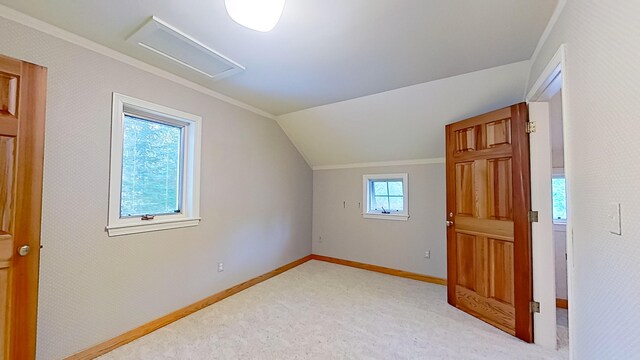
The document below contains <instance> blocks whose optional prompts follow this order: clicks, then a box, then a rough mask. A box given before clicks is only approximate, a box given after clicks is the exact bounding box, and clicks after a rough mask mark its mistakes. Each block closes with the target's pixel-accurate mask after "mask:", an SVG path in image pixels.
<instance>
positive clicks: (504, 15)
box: [0, 0, 557, 126]
mask: <svg viewBox="0 0 640 360" xmlns="http://www.w3.org/2000/svg"><path fill="white" fill-rule="evenodd" d="M556 3H557V0H481V1H479V0H475V1H473V0H348V1H345V0H287V2H286V5H285V9H284V13H283V14H282V18H281V20H280V23H279V24H278V25H277V26H276V28H275V29H274V30H273V31H271V32H268V33H260V32H256V31H253V30H249V29H247V28H244V27H242V26H240V25H238V24H236V23H235V22H234V21H233V20H231V19H230V18H229V16H228V15H227V13H226V10H225V7H224V0H208V1H202V0H179V1H177V0H174V1H168V0H165V1H159V0H135V1H124V0H119V1H117V0H110V1H109V0H82V1H79V0H55V1H52V0H0V4H3V5H6V6H8V7H10V8H13V9H15V10H17V11H20V12H23V13H25V14H27V15H30V16H33V17H35V18H38V19H40V20H43V21H45V22H48V23H50V24H53V25H55V26H58V27H60V28H63V29H65V30H67V31H70V32H72V33H75V34H77V35H80V36H82V37H85V38H88V39H90V40H93V41H95V42H97V43H100V44H102V45H105V46H107V47H110V48H112V49H114V50H117V51H119V52H122V53H124V54H127V55H129V56H132V57H134V58H137V59H139V60H142V61H144V62H147V63H149V64H152V65H154V66H156V67H159V68H162V69H164V70H167V71H169V72H172V73H174V74H176V75H178V76H181V77H183V78H186V79H188V80H191V81H193V82H196V83H198V84H200V85H203V86H206V87H208V88H210V89H212V90H214V91H217V92H220V93H222V94H224V95H227V96H230V97H232V98H234V99H237V100H240V101H243V102H245V103H247V104H249V105H253V106H254V107H257V108H259V109H262V110H265V111H267V112H269V113H271V114H274V115H279V114H284V113H289V112H292V111H298V110H301V109H306V108H311V107H315V106H319V105H324V104H330V103H334V102H337V101H343V100H347V99H353V98H357V97H361V96H365V95H371V94H375V93H380V92H383V91H388V90H392V89H397V88H401V87H405V86H409V85H415V84H419V83H423V82H427V81H432V80H436V79H442V78H446V77H449V76H454V75H459V74H463V73H468V72H471V71H477V70H482V69H487V68H491V67H495V66H499V65H505V64H509V63H513V62H517V61H522V60H528V59H529V58H531V55H532V53H533V51H534V48H535V46H536V44H537V42H538V39H539V38H540V35H541V34H542V32H543V30H544V28H545V25H546V24H547V22H548V20H549V18H550V16H551V13H552V12H553V9H554V6H555V4H556ZM152 15H155V16H158V17H159V18H161V19H162V20H164V21H166V22H168V23H169V24H171V25H173V26H175V27H177V28H178V29H180V30H182V31H183V32H185V33H187V34H189V35H191V36H192V37H194V38H196V39H198V40H199V41H201V42H202V43H204V44H206V45H207V46H209V47H211V48H213V49H216V50H218V51H219V52H221V53H222V54H224V55H226V56H227V57H229V58H231V59H233V60H235V61H237V62H238V63H240V64H242V65H244V66H246V68H247V69H246V71H244V72H243V73H241V74H239V75H235V76H232V77H229V78H226V79H224V80H221V81H218V82H212V81H211V79H209V78H207V77H205V76H203V75H201V74H198V73H195V72H193V71H191V70H189V69H187V68H185V67H183V66H181V65H179V64H176V63H173V62H171V61H170V60H166V59H164V58H162V57H160V56H158V55H156V54H154V53H152V52H150V51H148V50H146V49H143V48H142V47H139V46H137V45H136V44H132V43H128V42H126V38H127V37H128V36H129V35H130V34H131V33H133V32H134V31H135V30H136V29H137V28H138V27H139V26H141V25H142V24H143V23H144V22H145V21H146V20H147V19H148V18H149V17H150V16H152ZM373 126H375V125H373Z"/></svg>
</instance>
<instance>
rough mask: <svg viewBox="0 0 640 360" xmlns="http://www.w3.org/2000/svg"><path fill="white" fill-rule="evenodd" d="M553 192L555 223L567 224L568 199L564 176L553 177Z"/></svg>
mask: <svg viewBox="0 0 640 360" xmlns="http://www.w3.org/2000/svg"><path fill="white" fill-rule="evenodd" d="M551 192H552V194H553V214H552V215H553V223H554V224H565V223H566V222H567V197H566V179H565V177H564V175H553V178H552V179H551Z"/></svg>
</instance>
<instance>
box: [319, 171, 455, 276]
mask: <svg viewBox="0 0 640 360" xmlns="http://www.w3.org/2000/svg"><path fill="white" fill-rule="evenodd" d="M395 173H408V174H409V215H410V218H409V219H408V220H407V221H392V220H378V219H365V218H363V217H362V209H361V208H359V207H358V203H359V202H360V203H361V202H362V175H365V174H395ZM445 195H446V192H445V165H444V164H430V165H412V166H386V167H369V168H354V169H340V170H316V171H314V172H313V253H314V254H320V255H326V256H332V257H337V258H341V259H347V260H354V261H360V262H364V263H368V264H374V265H381V266H386V267H390V268H393V269H400V270H407V271H411V272H416V273H419V274H425V275H431V276H436V277H441V278H445V277H447V269H446V262H447V261H446V260H447V259H446V250H447V249H446V243H447V242H446V234H445V223H444V222H445V211H446V209H445V205H446V204H445ZM343 201H344V202H346V207H343ZM320 237H322V239H320ZM426 250H430V251H431V259H425V258H424V252H425V251H426Z"/></svg>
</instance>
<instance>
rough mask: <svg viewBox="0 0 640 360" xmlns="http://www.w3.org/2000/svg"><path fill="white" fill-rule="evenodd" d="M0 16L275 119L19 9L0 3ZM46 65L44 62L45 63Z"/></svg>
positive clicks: (264, 112)
mask: <svg viewBox="0 0 640 360" xmlns="http://www.w3.org/2000/svg"><path fill="white" fill-rule="evenodd" d="M0 17H3V18H5V19H8V20H11V21H14V22H17V23H19V24H22V25H24V26H28V27H30V28H32V29H35V30H38V31H40V32H43V33H45V34H47V35H51V36H54V37H57V38H58V39H62V40H64V41H67V42H69V43H72V44H74V45H78V46H81V47H83V48H85V49H88V50H91V51H93V52H96V53H98V54H100V55H104V56H107V57H110V58H112V59H114V60H118V61H120V62H123V63H125V64H127V65H131V66H133V67H136V68H138V69H140V70H143V71H146V72H148V73H151V74H153V75H156V76H159V77H162V78H164V79H167V80H169V81H173V82H174V83H177V84H180V85H182V86H186V87H188V88H190V89H193V90H195V91H198V92H200V93H203V94H205V95H209V96H211V97H214V98H216V99H218V100H221V101H224V102H226V103H228V104H231V105H234V106H237V107H239V108H242V109H245V110H248V111H251V112H253V113H255V114H258V115H260V116H263V117H266V118H268V119H271V120H276V116H275V115H273V114H271V113H269V112H266V111H264V110H262V109H258V108H257V107H254V106H252V105H249V104H246V103H244V102H242V101H239V100H236V99H234V98H231V97H229V96H226V95H223V94H221V93H219V92H217V91H213V90H211V89H209V88H207V87H204V86H202V85H199V84H196V83H194V82H191V81H189V80H187V79H184V78H181V77H180V76H177V75H174V74H172V73H170V72H168V71H166V70H162V69H160V68H157V67H155V66H152V65H149V64H147V63H145V62H143V61H140V60H138V59H134V58H133V57H131V56H129V55H125V54H123V53H121V52H119V51H116V50H113V49H111V48H108V47H106V46H104V45H101V44H98V43H96V42H94V41H91V40H89V39H86V38H84V37H81V36H79V35H76V34H74V33H71V32H69V31H66V30H63V29H61V28H59V27H57V26H54V25H51V24H49V23H46V22H44V21H42V20H38V19H36V18H33V17H31V16H29V15H26V14H24V13H21V12H19V11H16V10H14V9H11V8H9V7H7V6H4V5H0ZM45 65H46V64H45Z"/></svg>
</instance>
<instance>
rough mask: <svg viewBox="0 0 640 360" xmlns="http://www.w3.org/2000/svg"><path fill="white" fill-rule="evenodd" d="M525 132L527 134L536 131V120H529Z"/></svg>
mask: <svg viewBox="0 0 640 360" xmlns="http://www.w3.org/2000/svg"><path fill="white" fill-rule="evenodd" d="M525 132H526V133H527V134H531V133H534V132H536V122H535V121H527V126H526V128H525Z"/></svg>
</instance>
